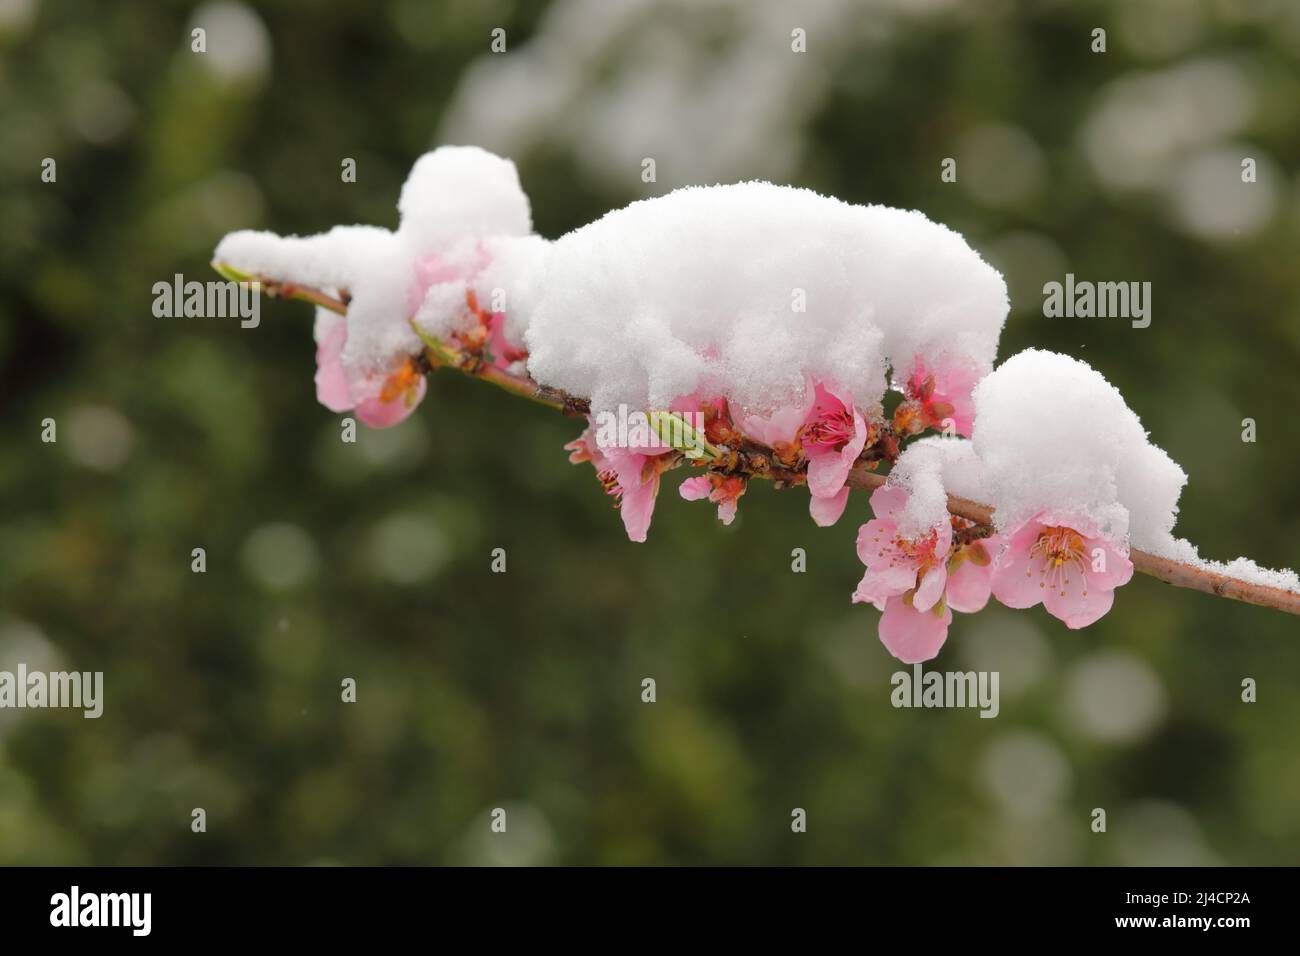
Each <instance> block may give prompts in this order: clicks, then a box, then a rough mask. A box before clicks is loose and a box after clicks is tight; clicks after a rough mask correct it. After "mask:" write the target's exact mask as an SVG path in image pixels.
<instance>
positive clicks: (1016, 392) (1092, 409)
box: [971, 349, 1187, 550]
mask: <svg viewBox="0 0 1300 956" xmlns="http://www.w3.org/2000/svg"><path fill="white" fill-rule="evenodd" d="M974 394H975V429H974V433H973V434H972V436H971V440H972V442H973V444H974V446H975V452H976V453H977V454H978V456H979V459H980V462H981V464H982V465H983V478H984V482H985V491H986V495H987V499H988V500H987V502H986V503H987V504H990V505H992V506H993V507H994V508H995V509H996V511H995V513H994V521H995V523H996V525H997V527H998V529H999V530H1006V529H1008V528H1011V527H1014V526H1016V525H1017V524H1019V523H1021V522H1023V521H1025V520H1027V519H1028V518H1031V517H1033V516H1034V515H1035V514H1036V513H1037V512H1039V511H1044V510H1045V511H1048V512H1051V513H1053V514H1055V515H1057V516H1070V515H1073V516H1078V517H1084V518H1087V519H1089V520H1091V521H1092V522H1094V523H1095V524H1096V525H1097V526H1098V528H1099V529H1100V530H1101V532H1102V533H1103V534H1104V535H1105V536H1107V537H1109V538H1112V539H1115V540H1120V541H1123V540H1131V541H1132V544H1133V546H1134V547H1136V548H1141V549H1143V550H1150V549H1151V548H1153V547H1158V546H1160V545H1161V544H1162V543H1166V542H1168V540H1169V538H1170V532H1171V531H1172V530H1173V527H1174V522H1175V520H1176V519H1177V515H1178V497H1179V495H1180V494H1181V493H1182V489H1183V485H1185V484H1186V483H1187V475H1186V474H1185V473H1184V472H1183V470H1182V469H1181V468H1179V467H1178V465H1177V464H1176V463H1175V462H1174V461H1173V460H1172V459H1171V458H1170V457H1169V456H1168V455H1167V454H1165V452H1164V451H1163V450H1162V449H1160V448H1158V447H1156V446H1155V445H1153V444H1151V443H1150V442H1149V441H1148V440H1147V432H1146V429H1144V428H1143V427H1142V422H1141V421H1140V420H1139V419H1138V417H1137V415H1136V414H1134V413H1133V412H1132V411H1131V410H1130V409H1129V407H1128V405H1127V404H1125V402H1124V398H1123V396H1121V395H1120V393H1119V391H1118V390H1117V389H1116V388H1115V386H1113V385H1111V384H1110V382H1108V381H1106V379H1105V378H1104V377H1103V376H1102V375H1101V373H1100V372H1097V371H1096V370H1095V369H1093V368H1091V367H1090V366H1089V365H1087V364H1086V363H1084V362H1080V361H1079V360H1078V359H1074V358H1071V357H1069V356H1068V355H1060V354H1057V353H1055V352H1045V351H1040V350H1038V349H1028V350H1026V351H1024V352H1021V353H1019V354H1018V355H1014V356H1012V357H1011V358H1009V359H1007V360H1006V361H1005V362H1003V363H1002V365H1000V366H999V367H998V368H997V370H996V371H994V372H993V373H992V374H990V375H989V376H988V377H986V378H985V379H984V380H983V381H982V382H980V383H979V385H977V386H976V387H975V393H974Z"/></svg>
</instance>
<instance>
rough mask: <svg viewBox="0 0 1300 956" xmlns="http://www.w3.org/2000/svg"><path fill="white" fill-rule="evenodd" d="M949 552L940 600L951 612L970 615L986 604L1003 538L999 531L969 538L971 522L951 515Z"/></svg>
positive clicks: (973, 524) (972, 524)
mask: <svg viewBox="0 0 1300 956" xmlns="http://www.w3.org/2000/svg"><path fill="white" fill-rule="evenodd" d="M950 523H951V525H952V530H953V533H954V537H953V543H952V551H951V553H950V554H949V555H948V585H947V587H946V588H945V589H944V599H945V600H946V601H947V602H948V606H949V607H950V608H952V609H953V610H954V611H961V612H962V613H963V614H974V613H975V612H976V611H981V610H983V609H984V605H986V604H988V603H989V593H990V591H991V589H992V586H993V572H994V567H995V565H994V561H995V560H996V559H997V556H998V552H999V551H1001V550H1002V546H1003V544H1004V543H1005V539H1004V538H1003V537H1002V535H1000V534H990V535H987V536H985V537H982V538H973V537H971V534H970V532H971V529H972V528H974V527H975V522H973V521H967V520H966V519H965V518H959V517H958V516H957V515H953V516H952V518H951V520H950Z"/></svg>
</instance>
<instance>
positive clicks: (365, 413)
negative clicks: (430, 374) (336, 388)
mask: <svg viewBox="0 0 1300 956" xmlns="http://www.w3.org/2000/svg"><path fill="white" fill-rule="evenodd" d="M428 387H429V382H428V380H427V379H426V378H425V377H424V376H423V375H421V376H420V377H419V378H418V379H417V380H416V382H415V385H414V386H413V389H412V392H408V393H404V394H401V395H398V396H397V397H396V398H394V399H393V400H392V401H389V402H385V401H383V400H382V399H380V398H379V397H378V396H373V397H371V398H367V399H365V400H364V401H361V402H358V403H357V418H359V419H361V421H363V422H365V423H366V424H367V425H369V426H370V427H371V428H391V427H392V426H394V425H398V424H401V423H402V422H404V421H406V419H407V418H408V417H409V416H410V414H411V412H413V411H415V406H417V405H419V404H420V402H421V401H422V400H423V399H424V393H425V392H426V391H427V390H428Z"/></svg>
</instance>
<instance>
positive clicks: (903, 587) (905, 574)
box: [853, 485, 952, 611]
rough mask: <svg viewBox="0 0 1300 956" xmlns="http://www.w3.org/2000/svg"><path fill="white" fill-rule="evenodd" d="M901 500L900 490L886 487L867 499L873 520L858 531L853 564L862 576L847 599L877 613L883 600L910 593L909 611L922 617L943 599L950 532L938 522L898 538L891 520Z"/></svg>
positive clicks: (903, 502)
mask: <svg viewBox="0 0 1300 956" xmlns="http://www.w3.org/2000/svg"><path fill="white" fill-rule="evenodd" d="M907 497H908V495H907V492H906V491H904V490H903V489H902V488H895V487H891V486H889V485H885V486H883V487H880V488H877V489H876V490H875V491H873V492H872V493H871V510H872V511H873V512H874V513H875V515H876V517H874V518H872V519H871V520H870V521H868V522H867V523H866V524H864V525H863V526H862V527H861V528H859V529H858V558H859V560H861V561H862V563H863V564H865V565H866V566H867V570H866V572H865V573H864V574H863V575H862V580H861V581H860V582H859V583H858V588H857V590H856V591H855V592H854V594H853V599H854V600H855V601H860V602H864V603H869V604H875V605H876V606H877V607H882V606H883V605H884V602H885V601H886V600H888V599H889V598H891V597H897V596H899V595H902V594H905V593H907V592H909V591H914V592H915V597H914V599H913V601H912V605H913V606H914V607H915V608H916V610H918V611H928V610H929V609H930V608H932V607H934V605H935V603H936V602H938V600H939V599H940V598H941V597H943V591H944V586H945V585H946V584H947V582H948V561H947V559H948V552H949V551H950V550H951V548H952V526H951V525H950V524H948V523H947V522H944V523H942V524H940V525H939V526H938V527H936V528H933V529H931V530H930V531H929V532H928V533H927V534H925V535H921V536H917V537H911V538H907V537H903V536H902V535H901V534H899V532H898V521H897V519H898V517H899V514H900V512H901V511H902V510H903V506H904V505H906V504H907Z"/></svg>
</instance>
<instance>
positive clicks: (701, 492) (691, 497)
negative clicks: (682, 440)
mask: <svg viewBox="0 0 1300 956" xmlns="http://www.w3.org/2000/svg"><path fill="white" fill-rule="evenodd" d="M677 493H678V494H680V495H681V496H682V497H683V498H685V499H686V500H687V501H699V500H700V499H701V498H708V499H709V500H710V501H712V502H713V503H714V504H716V505H717V506H718V518H719V520H720V521H721V522H722V523H723V524H731V522H732V521H734V520H735V519H736V509H737V506H738V505H737V503H738V502H739V500H740V496H741V495H743V494H744V493H745V479H744V478H741V477H740V476H739V475H720V474H717V473H716V472H715V473H710V474H708V475H697V476H696V477H694V478H687V479H686V480H685V481H683V482H682V483H681V484H680V485H678V486H677Z"/></svg>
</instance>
